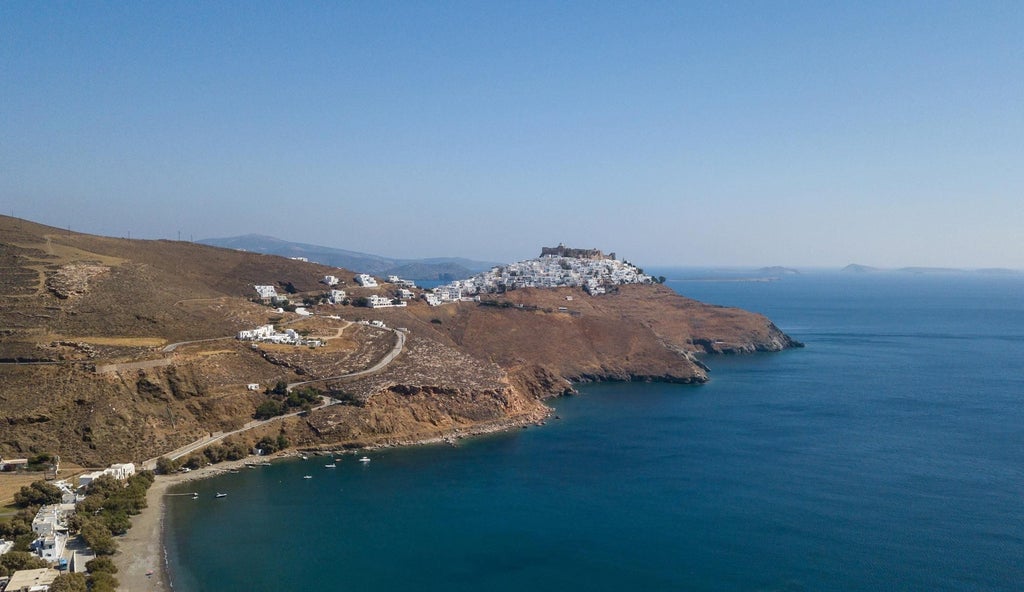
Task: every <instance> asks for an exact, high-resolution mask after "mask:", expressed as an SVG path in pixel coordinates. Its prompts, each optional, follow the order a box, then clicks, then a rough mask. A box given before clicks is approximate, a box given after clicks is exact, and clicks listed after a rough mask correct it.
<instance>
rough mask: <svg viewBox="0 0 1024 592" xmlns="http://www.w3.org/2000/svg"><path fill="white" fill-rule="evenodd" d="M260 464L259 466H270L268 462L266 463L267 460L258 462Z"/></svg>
mask: <svg viewBox="0 0 1024 592" xmlns="http://www.w3.org/2000/svg"><path fill="white" fill-rule="evenodd" d="M260 466H261V467H269V466H270V463H268V462H261V463H260Z"/></svg>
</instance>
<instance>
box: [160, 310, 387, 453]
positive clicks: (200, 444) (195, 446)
mask: <svg viewBox="0 0 1024 592" xmlns="http://www.w3.org/2000/svg"><path fill="white" fill-rule="evenodd" d="M388 331H391V332H392V333H394V334H395V336H396V339H395V346H394V347H392V348H391V351H389V352H388V353H387V355H385V356H384V357H383V358H381V359H380V360H379V361H378V362H377V363H376V364H374V365H373V366H371V367H369V368H367V369H366V370H360V371H359V372H352V373H350V374H342V375H340V376H332V377H329V378H318V379H316V380H305V381H302V382H294V383H292V384H289V385H288V390H291V389H293V388H295V387H297V386H304V385H307V384H313V383H317V382H330V381H339V380H354V379H357V378H362V377H364V376H370V375H371V374H376V373H377V372H380V371H381V370H383V369H384V368H386V367H387V366H388V364H390V363H391V362H393V361H394V360H395V358H397V357H398V356H399V354H401V353H402V349H403V348H404V347H405V333H403V332H402V331H398V330H396V329H388ZM321 400H322V403H321V405H320V406H319V407H316V408H314V409H323V408H324V407H328V406H330V405H333V404H335V403H337V400H335V399H332V398H330V397H322V398H321ZM300 413H302V411H301V410H300V411H296V412H294V413H289V414H287V415H278V416H277V417H271V418H270V419H256V420H253V421H250V422H248V423H246V424H245V425H243V426H242V427H241V428H239V429H237V430H233V431H230V432H214V433H212V434H210V435H209V436H206V437H205V438H200V439H198V440H196V441H195V442H192V443H190V444H186V445H185V446H182V447H181V448H178V449H177V450H173V451H171V452H169V453H167V454H163V455H161V456H166V457H168V458H169V459H171V460H177V459H179V458H181V457H183V456H185V455H187V454H191V453H193V452H195V451H196V450H200V449H203V448H205V447H207V446H209V445H210V444H213V443H215V442H219V441H221V440H223V439H224V438H227V437H228V436H233V435H235V434H241V433H242V432H246V431H248V430H251V429H253V428H258V427H260V426H264V425H267V424H268V423H271V422H274V421H280V420H283V419H285V418H288V417H295V416H296V415H299V414H300ZM158 458H160V457H155V458H151V459H149V460H147V461H145V462H143V463H142V467H143V468H144V469H149V470H153V469H154V468H156V461H157V459H158Z"/></svg>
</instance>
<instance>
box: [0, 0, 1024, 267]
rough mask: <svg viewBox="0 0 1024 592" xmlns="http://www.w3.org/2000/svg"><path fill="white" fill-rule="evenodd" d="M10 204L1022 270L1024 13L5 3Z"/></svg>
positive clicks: (692, 260)
mask: <svg viewBox="0 0 1024 592" xmlns="http://www.w3.org/2000/svg"><path fill="white" fill-rule="evenodd" d="M0 213H3V214H12V213H13V214H14V215H15V216H18V217H22V218H28V219H30V220H34V221H38V222H43V223H46V224H52V225H54V226H59V227H67V226H69V225H70V226H71V228H72V229H73V230H79V231H83V232H91V233H97V234H104V235H111V236H127V235H129V234H130V235H131V236H132V237H133V238H176V237H177V236H178V232H181V236H182V238H184V239H187V238H188V237H194V238H196V239H199V238H209V237H223V236H232V235H238V234H247V233H261V234H269V235H273V236H277V237H279V238H283V239H287V240H294V241H302V242H310V243H317V244H323V245H328V246H334V247H340V248H347V249H352V250H357V251H365V252H371V253H378V254H382V255H388V256H400V257H428V256H448V255H451V256H455V255H461V256H468V257H472V258H477V259H487V260H497V261H512V260H518V259H523V258H527V257H532V256H535V255H537V254H538V253H539V248H540V246H541V245H554V244H557V243H558V242H564V243H566V244H567V245H571V246H579V247H597V248H602V249H604V250H606V251H616V252H617V253H618V254H619V255H620V256H623V257H626V258H628V259H630V260H631V261H634V262H637V263H639V264H641V265H661V264H680V265H758V266H759V265H791V266H842V265H845V264H847V263H850V262H858V263H864V264H868V265H878V266H904V265H934V266H960V267H996V266H999V267H1013V268H1024V2H1020V1H1019V0H1018V1H1011V2H1005V3H1004V2H995V1H985V2H974V1H968V2H961V3H945V2H928V3H915V2H890V1H883V2H835V3H830V2H825V1H815V2H808V3H800V2H766V1H757V2H699V3H698V2H694V3H688V2H683V1H670V2H625V1H623V2H614V3H610V2H549V1H543V2H484V1H474V2H465V3H461V2H440V1H423V2H359V3H344V2H323V3H319V2H317V3H314V2H302V3H300V2H273V3H262V2H196V3H186V2H101V3H93V2H67V3H59V2H35V1H32V2H20V1H12V0H7V1H4V2H2V3H0Z"/></svg>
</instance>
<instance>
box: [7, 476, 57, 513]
mask: <svg viewBox="0 0 1024 592" xmlns="http://www.w3.org/2000/svg"><path fill="white" fill-rule="evenodd" d="M61 496H62V494H61V491H60V489H57V486H56V485H51V484H50V483H47V482H46V481H33V482H32V483H31V484H29V485H25V486H24V487H22V488H21V489H20V490H19V491H18V492H17V493H15V494H14V504H15V505H17V506H20V507H22V508H25V507H28V506H45V505H47V504H56V503H58V502H60V499H61Z"/></svg>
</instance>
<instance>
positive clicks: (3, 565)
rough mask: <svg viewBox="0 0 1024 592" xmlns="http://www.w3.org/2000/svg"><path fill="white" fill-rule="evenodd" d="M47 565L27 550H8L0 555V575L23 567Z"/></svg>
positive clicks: (30, 567)
mask: <svg viewBox="0 0 1024 592" xmlns="http://www.w3.org/2000/svg"><path fill="white" fill-rule="evenodd" d="M49 565H50V564H49V563H47V562H45V561H43V560H42V559H40V558H39V557H36V556H35V555H33V554H32V553H29V552H27V551H8V552H7V553H4V554H3V555H0V577H2V576H9V575H11V574H12V573H14V572H16V571H21V570H23V569H40V568H43V567H49Z"/></svg>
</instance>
